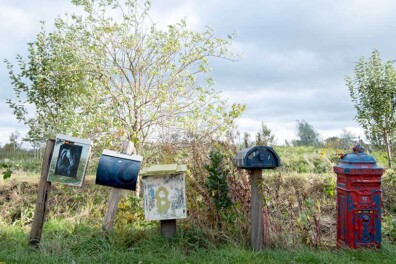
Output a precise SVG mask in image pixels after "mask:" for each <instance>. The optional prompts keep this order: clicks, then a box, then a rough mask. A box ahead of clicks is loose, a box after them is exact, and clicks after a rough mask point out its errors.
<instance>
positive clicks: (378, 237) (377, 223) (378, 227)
mask: <svg viewBox="0 0 396 264" xmlns="http://www.w3.org/2000/svg"><path fill="white" fill-rule="evenodd" d="M380 219H381V215H379V218H374V228H375V233H374V241H375V242H377V243H379V244H381V236H382V230H381V220H380Z"/></svg>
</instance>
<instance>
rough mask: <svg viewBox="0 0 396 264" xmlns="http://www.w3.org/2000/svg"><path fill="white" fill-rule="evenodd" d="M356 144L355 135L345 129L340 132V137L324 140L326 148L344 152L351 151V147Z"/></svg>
mask: <svg viewBox="0 0 396 264" xmlns="http://www.w3.org/2000/svg"><path fill="white" fill-rule="evenodd" d="M356 143H357V137H356V135H354V134H353V133H352V132H350V131H348V130H346V129H343V130H342V134H341V136H340V137H329V138H327V139H326V140H325V145H326V146H327V147H332V148H336V149H345V150H352V147H353V146H354V144H356Z"/></svg>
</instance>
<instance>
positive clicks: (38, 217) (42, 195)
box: [29, 139, 55, 247]
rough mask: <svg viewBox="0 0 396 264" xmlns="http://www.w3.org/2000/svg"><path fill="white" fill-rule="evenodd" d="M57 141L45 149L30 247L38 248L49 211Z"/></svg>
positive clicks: (49, 141)
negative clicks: (48, 178)
mask: <svg viewBox="0 0 396 264" xmlns="http://www.w3.org/2000/svg"><path fill="white" fill-rule="evenodd" d="M54 144H55V140H52V139H50V140H47V145H46V147H45V152H44V159H43V164H42V166H41V176H40V181H39V186H38V194H37V200H36V208H35V210H34V216H33V223H32V229H31V231H30V239H29V245H31V246H33V247H38V245H39V244H40V240H41V234H42V233H43V225H44V220H45V213H46V211H47V202H48V195H49V192H50V190H51V182H49V181H47V177H48V172H49V169H50V164H51V158H52V153H53V150H54Z"/></svg>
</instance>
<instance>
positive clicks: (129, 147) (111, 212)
mask: <svg viewBox="0 0 396 264" xmlns="http://www.w3.org/2000/svg"><path fill="white" fill-rule="evenodd" d="M122 153H123V154H127V155H132V154H133V155H136V148H135V146H134V144H133V143H132V142H131V141H128V140H123V141H122ZM122 190H123V189H120V188H114V187H113V188H112V189H111V193H110V199H109V206H108V207H107V211H106V214H105V217H104V220H103V230H104V231H106V232H110V231H111V230H112V229H113V226H114V221H115V218H116V214H117V211H118V204H119V202H120V198H121V194H122Z"/></svg>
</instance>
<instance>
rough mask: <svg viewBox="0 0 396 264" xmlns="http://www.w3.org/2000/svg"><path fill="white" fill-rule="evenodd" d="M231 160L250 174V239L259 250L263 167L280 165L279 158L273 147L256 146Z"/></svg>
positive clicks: (261, 234)
mask: <svg viewBox="0 0 396 264" xmlns="http://www.w3.org/2000/svg"><path fill="white" fill-rule="evenodd" d="M232 162H233V164H234V166H235V167H237V168H240V169H247V170H248V173H249V176H250V191H251V199H250V208H251V210H250V214H251V215H250V239H251V245H252V248H253V250H255V251H259V250H261V249H262V247H263V200H262V196H263V192H262V186H261V182H262V180H263V169H275V168H277V167H280V166H281V160H280V158H279V156H278V154H276V152H275V150H274V149H273V148H271V147H267V146H256V147H251V148H247V149H244V150H241V151H239V152H238V153H237V154H236V155H235V157H234V159H233V160H232Z"/></svg>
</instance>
